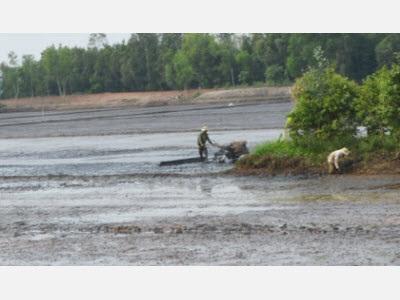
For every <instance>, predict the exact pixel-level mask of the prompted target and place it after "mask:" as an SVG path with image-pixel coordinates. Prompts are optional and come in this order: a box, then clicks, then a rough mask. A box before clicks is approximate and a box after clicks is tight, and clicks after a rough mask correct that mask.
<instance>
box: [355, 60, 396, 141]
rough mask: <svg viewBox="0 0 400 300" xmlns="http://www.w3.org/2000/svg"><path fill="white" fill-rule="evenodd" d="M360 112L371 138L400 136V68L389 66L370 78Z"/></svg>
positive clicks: (362, 93)
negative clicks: (387, 135)
mask: <svg viewBox="0 0 400 300" xmlns="http://www.w3.org/2000/svg"><path fill="white" fill-rule="evenodd" d="M356 109H357V114H358V118H359V120H360V122H361V123H362V125H364V126H366V127H367V130H368V134H369V135H374V134H376V135H382V134H385V133H386V134H388V133H390V134H392V135H395V136H397V137H400V66H399V65H397V64H395V65H393V66H392V67H390V68H387V67H386V66H385V67H383V68H382V69H380V70H379V71H377V72H376V73H374V74H373V75H371V76H369V77H367V79H366V80H365V81H364V82H363V84H362V86H361V89H360V95H359V97H358V99H357V101H356Z"/></svg>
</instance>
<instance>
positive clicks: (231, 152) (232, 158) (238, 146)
mask: <svg viewBox="0 0 400 300" xmlns="http://www.w3.org/2000/svg"><path fill="white" fill-rule="evenodd" d="M213 145H214V146H215V147H217V148H219V150H218V151H217V152H216V153H215V154H214V157H213V159H212V160H211V162H217V163H234V162H236V161H237V160H238V159H240V158H241V157H242V156H243V155H246V154H248V153H249V149H248V148H247V142H246V141H234V142H232V143H229V144H226V145H220V144H217V143H214V144H213ZM200 162H208V160H207V159H201V158H200V157H198V156H197V157H190V158H184V159H176V160H169V161H162V162H160V164H159V165H160V167H162V166H176V165H183V164H190V163H200Z"/></svg>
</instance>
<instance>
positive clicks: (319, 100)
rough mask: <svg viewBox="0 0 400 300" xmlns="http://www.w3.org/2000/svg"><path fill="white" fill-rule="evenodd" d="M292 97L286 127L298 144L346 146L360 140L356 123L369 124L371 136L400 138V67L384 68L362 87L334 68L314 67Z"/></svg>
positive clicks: (368, 79)
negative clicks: (357, 138)
mask: <svg viewBox="0 0 400 300" xmlns="http://www.w3.org/2000/svg"><path fill="white" fill-rule="evenodd" d="M293 96H294V98H295V107H294V109H293V110H292V112H291V113H290V114H289V115H288V120H287V128H288V130H289V134H290V137H291V138H292V140H293V142H294V143H295V144H297V145H302V146H306V145H308V144H310V145H311V144H315V143H316V142H315V141H319V142H320V143H323V144H327V143H329V144H332V143H333V144H336V143H337V144H340V143H342V144H344V142H345V141H346V142H350V141H351V140H352V139H355V138H356V135H357V127H365V129H366V132H367V135H368V139H370V138H373V137H380V138H388V137H390V138H391V139H392V140H393V139H395V140H397V141H398V140H399V138H400V66H399V65H396V64H394V65H392V66H391V67H390V68H388V67H386V66H385V67H383V68H381V69H380V70H378V71H377V72H376V73H374V74H372V75H370V76H369V77H367V78H366V79H365V80H364V81H363V82H362V83H361V84H360V85H358V84H357V83H355V82H354V81H352V80H349V79H348V78H346V77H344V76H342V75H339V74H337V73H336V72H335V71H334V69H333V68H332V67H324V68H314V69H310V70H309V71H307V72H306V73H305V74H304V75H303V76H302V77H301V78H299V79H298V80H297V81H296V83H295V86H294V88H293ZM335 142H336V143H335ZM391 145H392V144H391ZM339 146H340V145H339Z"/></svg>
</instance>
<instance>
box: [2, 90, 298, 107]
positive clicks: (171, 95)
mask: <svg viewBox="0 0 400 300" xmlns="http://www.w3.org/2000/svg"><path fill="white" fill-rule="evenodd" d="M290 98H291V87H260V88H236V89H229V90H223V89H214V90H210V89H195V90H187V91H159V92H129V93H102V94H86V95H69V96H64V97H62V96H46V97H34V98H20V99H5V100H0V110H1V111H40V110H69V109H93V108H110V107H124V106H138V107H148V106H163V105H173V104H175V105H176V104H192V103H223V102H229V103H230V102H235V103H237V102H242V101H258V100H275V101H279V100H288V99H290Z"/></svg>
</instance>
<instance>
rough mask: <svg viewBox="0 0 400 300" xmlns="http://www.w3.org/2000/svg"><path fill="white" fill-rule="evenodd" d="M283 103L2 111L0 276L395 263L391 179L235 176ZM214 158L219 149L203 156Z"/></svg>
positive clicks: (274, 130) (397, 225)
mask: <svg viewBox="0 0 400 300" xmlns="http://www.w3.org/2000/svg"><path fill="white" fill-rule="evenodd" d="M290 107H291V104H290V103H289V102H280V103H267V102H257V103H249V104H244V105H235V106H227V105H207V106H205V105H200V104H199V105H182V106H175V107H173V106H166V107H152V108H124V109H101V110H86V111H69V112H65V111H64V112H61V111H59V112H47V113H45V114H44V115H43V114H42V113H41V112H26V113H7V114H0V264H1V265H398V264H399V263H400V247H399V246H400V197H399V191H398V190H397V187H398V185H399V183H400V178H399V177H396V176H385V177H383V176H374V177H371V176H370V177H367V176H326V177H311V178H300V177H266V178H261V177H237V176H231V175H226V174H224V171H226V170H228V169H229V168H231V166H230V165H225V164H217V163H212V162H209V163H198V164H188V165H180V166H175V167H159V166H158V163H159V162H160V161H163V160H170V159H171V160H172V159H179V158H186V157H193V156H196V155H197V149H196V137H197V131H198V128H199V127H201V126H202V125H203V124H207V125H208V126H209V128H210V137H211V138H212V139H213V140H215V141H217V142H218V143H221V144H224V143H229V142H231V141H233V140H238V139H240V140H247V141H248V143H249V146H250V148H252V147H254V146H255V145H256V144H257V143H260V142H262V141H265V140H268V139H273V138H277V137H278V136H279V135H280V134H281V133H282V130H281V128H282V127H283V124H284V116H285V114H286V113H287V112H288V111H289V110H290ZM209 151H210V156H212V154H213V152H214V151H216V149H214V148H212V147H210V148H209Z"/></svg>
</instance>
